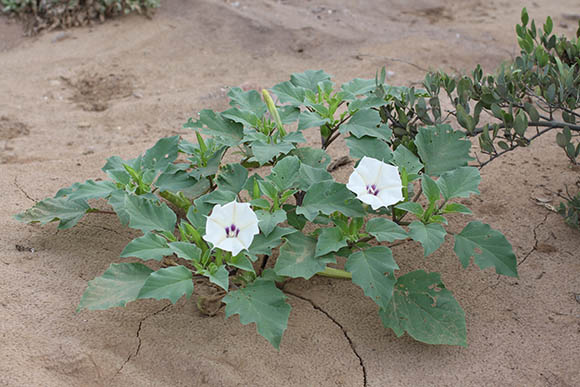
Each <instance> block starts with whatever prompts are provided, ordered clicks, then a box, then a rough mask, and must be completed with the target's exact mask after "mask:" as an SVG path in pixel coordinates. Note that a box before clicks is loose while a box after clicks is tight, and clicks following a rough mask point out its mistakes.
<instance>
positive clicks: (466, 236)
mask: <svg viewBox="0 0 580 387" xmlns="http://www.w3.org/2000/svg"><path fill="white" fill-rule="evenodd" d="M454 250H455V254H457V256H458V257H459V260H460V261H461V264H462V265H463V267H467V266H468V265H469V262H470V261H471V257H473V258H474V261H475V264H476V265H477V266H479V267H480V268H481V269H485V268H487V267H495V272H496V273H497V274H503V275H506V276H509V277H517V276H518V264H517V260H516V256H515V254H514V252H513V249H512V245H511V244H510V243H509V242H508V241H507V239H506V237H505V236H504V235H503V234H502V233H501V232H499V231H497V230H494V229H492V228H491V227H490V226H489V225H488V224H484V223H481V222H479V221H474V222H470V223H469V224H468V225H467V226H465V228H464V229H463V230H462V231H461V232H460V233H459V234H455V246H454Z"/></svg>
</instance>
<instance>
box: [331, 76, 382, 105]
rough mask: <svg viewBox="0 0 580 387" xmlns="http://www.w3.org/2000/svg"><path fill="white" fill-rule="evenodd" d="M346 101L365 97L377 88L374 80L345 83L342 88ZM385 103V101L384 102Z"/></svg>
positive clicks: (357, 80) (355, 80)
mask: <svg viewBox="0 0 580 387" xmlns="http://www.w3.org/2000/svg"><path fill="white" fill-rule="evenodd" d="M340 88H341V89H342V91H343V98H344V99H345V100H350V101H352V100H355V99H356V97H357V96H358V95H364V94H367V93H369V92H370V91H373V90H374V89H375V88H376V83H375V80H374V79H361V78H355V79H353V80H352V81H350V82H346V83H343V84H342V86H341V87H340ZM383 102H384V101H383Z"/></svg>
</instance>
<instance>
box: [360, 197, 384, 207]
mask: <svg viewBox="0 0 580 387" xmlns="http://www.w3.org/2000/svg"><path fill="white" fill-rule="evenodd" d="M357 199H358V200H360V201H361V202H363V203H366V204H369V205H370V206H371V207H372V208H373V210H376V209H378V208H380V207H382V206H384V204H383V201H382V200H381V199H379V198H378V197H377V196H375V195H371V194H364V195H359V196H357Z"/></svg>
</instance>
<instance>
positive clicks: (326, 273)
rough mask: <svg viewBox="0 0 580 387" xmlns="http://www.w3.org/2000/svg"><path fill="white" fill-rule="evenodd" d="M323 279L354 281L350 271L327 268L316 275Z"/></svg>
mask: <svg viewBox="0 0 580 387" xmlns="http://www.w3.org/2000/svg"><path fill="white" fill-rule="evenodd" d="M316 275H319V276H321V277H328V278H338V279H352V274H350V273H349V272H348V271H345V270H341V269H335V268H333V267H327V268H325V269H324V270H323V271H321V272H319V273H316Z"/></svg>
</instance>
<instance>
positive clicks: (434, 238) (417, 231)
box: [409, 220, 447, 256]
mask: <svg viewBox="0 0 580 387" xmlns="http://www.w3.org/2000/svg"><path fill="white" fill-rule="evenodd" d="M445 235H447V231H445V229H444V228H443V226H441V225H440V224H439V223H429V224H423V223H421V222H418V221H416V220H415V221H413V222H411V224H410V225H409V236H410V237H411V238H413V240H416V241H417V242H419V243H421V245H422V246H423V249H424V250H425V256H428V255H431V253H433V252H434V251H435V250H437V249H438V248H439V246H441V245H442V244H443V242H444V241H445Z"/></svg>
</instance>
